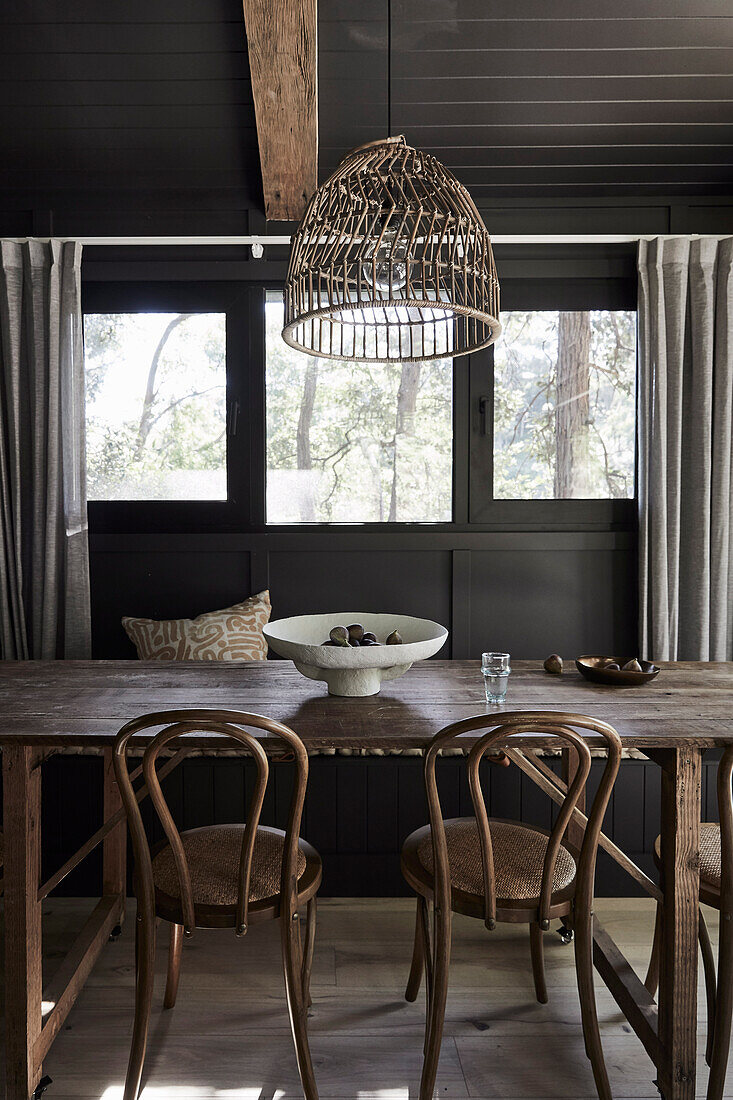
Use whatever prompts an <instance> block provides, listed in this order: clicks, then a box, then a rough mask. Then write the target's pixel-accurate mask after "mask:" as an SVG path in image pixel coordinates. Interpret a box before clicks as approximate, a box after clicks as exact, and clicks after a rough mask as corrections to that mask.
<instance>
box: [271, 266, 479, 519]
mask: <svg viewBox="0 0 733 1100" xmlns="http://www.w3.org/2000/svg"><path fill="white" fill-rule="evenodd" d="M261 290H262V342H263V343H262V391H263V416H262V430H263V476H262V493H263V501H262V511H261V513H260V514H261V515H262V517H263V523H264V525H265V528H266V530H267V531H317V530H324V529H328V528H338V529H339V530H350V529H357V530H359V531H422V530H426V529H427V530H430V531H448V530H453V529H454V528H455V526H456V522H457V506H456V502H457V494H458V492H459V488H458V485H457V466H458V454H459V450H460V447H459V445H458V432H459V428H460V426H461V425H462V423H463V419H462V417H461V416H460V415H459V411H458V397H457V394H458V386H457V378H458V371H457V366H458V365H459V364H460V363H461V358H460V357H459V358H452V359H451V362H452V370H451V429H452V434H451V440H452V446H451V496H452V505H451V518H450V519H449V520H395V521H390V520H383V521H381V522H380V521H379V520H366V521H363V522H362V521H359V520H355V521H353V522H348V521H343V522H341V521H335V522H330V521H329V520H316V521H315V522H314V523H304V522H302V523H270V522H268V520H267V333H266V329H267V326H266V322H265V312H264V309H265V305H266V303H267V298H268V296H271V295H272V294H273V293H277V294H282V290H283V286H282V283H267V284H263V285H262V287H261ZM323 362H324V364H326V365H328V363H329V362H330V360H328V359H324V360H323ZM464 522H465V521H464Z"/></svg>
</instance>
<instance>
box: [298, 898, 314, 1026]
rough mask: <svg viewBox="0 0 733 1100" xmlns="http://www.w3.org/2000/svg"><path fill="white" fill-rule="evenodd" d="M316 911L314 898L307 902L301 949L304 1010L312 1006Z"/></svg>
mask: <svg viewBox="0 0 733 1100" xmlns="http://www.w3.org/2000/svg"><path fill="white" fill-rule="evenodd" d="M316 909H317V902H316V898H315V896H314V897H312V898H311V899H310V901H309V902H308V909H307V914H306V920H305V948H304V949H303V963H302V967H301V972H300V976H301V982H302V985H303V1003H304V1004H305V1006H306V1008H310V1007H311V1005H312V1004H313V1001H312V1000H311V993H310V989H311V971H312V969H313V950H314V948H315V945H316Z"/></svg>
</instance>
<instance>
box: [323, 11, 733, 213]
mask: <svg viewBox="0 0 733 1100" xmlns="http://www.w3.org/2000/svg"><path fill="white" fill-rule="evenodd" d="M366 7H367V8H369V9H370V15H371V18H368V17H365V15H364V6H363V5H359V8H358V15H359V18H358V20H356V19H355V18H354V13H355V9H356V5H354V4H353V3H349V2H348V0H325V2H323V0H322V3H321V28H320V29H321V38H320V52H321V167H322V169H324V170H325V169H328V168H331V167H332V166H333V165H334V164H335V163H337V161H338V159H339V157H340V156H341V155H342V153H343V152H344V150H345V149H346V148H348V147H349V146H350V145H352V144H357V143H358V142H360V141H369V140H372V139H374V138H375V137H378V136H380V134H382V133H384V131H385V128H386V127H387V126H390V128H391V131H392V132H393V133H404V134H405V135H406V137H407V139H408V141H410V142H411V143H412V144H415V145H419V146H421V147H423V148H425V149H429V150H430V151H431V152H433V153H435V155H436V156H438V157H439V158H440V159H441V160H443V161H444V163H445V164H446V165H448V166H449V167H450V168H452V169H453V170H454V171H455V172H456V173H457V175H458V176H459V177H460V178H461V179H462V180H463V181H464V182H465V183H466V184H467V185H468V186H469V187H470V188H471V189H472V191H473V192H474V194H475V195H476V197H477V198H478V199H479V200H480V199H482V198H491V199H496V198H501V196H502V195H506V194H508V193H511V194H513V195H517V194H525V195H528V196H531V195H538V196H548V195H560V196H562V195H580V194H585V195H609V194H645V193H650V192H652V193H654V192H656V193H658V194H668V195H670V194H678V193H684V194H707V195H710V194H722V193H728V192H730V190H731V185H732V183H733V5H731V3H730V2H729V0H645V2H644V3H643V4H642V3H639V2H638V0H563V3H562V4H551V3H549V2H548V0H501V2H500V3H487V2H486V0H391V4H390V3H389V0H384V2H382V3H379V4H377V3H375V4H373V5H371V6H370V5H366ZM390 8H391V11H390ZM390 16H391V19H390ZM386 72H391V81H390V85H389V88H390V93H391V94H389V95H387V94H386V92H382V94H379V92H378V90H377V83H378V81H379V82H381V81H384V84H385V85H386V82H387V77H386ZM370 74H371V78H370ZM389 116H391V119H390V118H389Z"/></svg>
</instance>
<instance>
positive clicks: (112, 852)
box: [102, 748, 127, 917]
mask: <svg viewBox="0 0 733 1100" xmlns="http://www.w3.org/2000/svg"><path fill="white" fill-rule="evenodd" d="M121 807H122V799H121V798H120V792H119V789H118V787H117V780H116V779H115V771H114V763H113V750H112V749H111V748H109V749H105V750H104V813H103V820H104V821H108V820H109V818H110V817H112V815H113V814H115V813H116V812H117V811H118V810H119V809H121ZM126 877H127V823H126V821H125V820H124V818H123V820H122V821H121V822H120V824H119V825H117V826H116V828H114V829H112V831H111V832H110V833H108V834H107V836H106V837H105V838H104V840H103V842H102V880H103V885H102V893H103V894H104V895H105V896H107V895H109V894H113V895H119V894H122V896H123V898H124V894H125V885H126ZM122 914H123V917H124V908H123V910H122Z"/></svg>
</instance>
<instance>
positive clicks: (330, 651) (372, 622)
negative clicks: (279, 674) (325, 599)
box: [263, 611, 448, 697]
mask: <svg viewBox="0 0 733 1100" xmlns="http://www.w3.org/2000/svg"><path fill="white" fill-rule="evenodd" d="M263 633H264V635H265V637H266V639H267V642H268V645H269V646H270V647H271V649H272V650H273V651H274V652H275V653H277V654H278V656H279V657H287V658H289V659H290V660H291V661H292V662H293V664H294V665H295V667H296V668H297V670H298V672H300V673H302V675H303V676H307V677H308V678H309V679H311V680H324V681H325V682H326V683H327V684H328V690H329V693H330V694H331V695H346V696H354V697H360V696H365V695H376V694H377V693H378V691H379V689H380V686H381V684H382V681H383V680H396V679H397V677H398V676H402V675H404V673H405V672H407V670H408V668H409V667H410V665H411V664H412V663H413V662H414V661H423V660H425V658H427V657H432V656H433V655H434V654H435V653H437V652H438V650H439V649H441V648H442V646H443V645H444V644H445V641H446V638H447V637H448V631H447V630H446V629H445V627H444V626H441V625H440V623H435V622H433V621H432V619H417V618H414V617H413V616H411V615H387V614H371V613H367V612H360V613H355V612H353V611H352V612H343V611H342V612H335V613H333V614H328V615H296V616H294V617H293V618H290V619H276V620H275V621H274V622H270V623H268V624H267V626H265V627H264V630H263Z"/></svg>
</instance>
